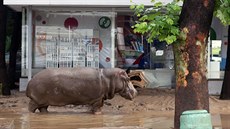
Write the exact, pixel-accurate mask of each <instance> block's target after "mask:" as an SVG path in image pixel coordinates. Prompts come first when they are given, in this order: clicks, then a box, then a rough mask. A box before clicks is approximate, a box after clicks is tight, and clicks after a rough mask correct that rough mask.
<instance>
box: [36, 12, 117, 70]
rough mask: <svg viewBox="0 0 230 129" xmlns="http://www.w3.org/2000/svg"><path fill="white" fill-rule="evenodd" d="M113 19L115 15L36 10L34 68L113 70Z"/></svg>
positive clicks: (108, 13)
mask: <svg viewBox="0 0 230 129" xmlns="http://www.w3.org/2000/svg"><path fill="white" fill-rule="evenodd" d="M98 14H100V15H98ZM113 17H115V13H112V12H107V13H106V15H103V13H95V12H87V13H84V12H82V13H58V12H55V13H51V12H41V11H35V13H34V19H33V23H34V27H33V28H34V35H35V36H34V46H33V49H34V50H33V51H34V55H33V66H32V67H33V68H34V69H41V68H42V69H43V68H49V67H95V68H99V67H100V68H110V67H111V65H112V59H111V58H112V49H111V47H112V44H111V43H112V38H111V35H112V34H113V33H112V29H113V27H112V25H111V24H112V22H113V21H112V19H113ZM113 60H114V59H113Z"/></svg>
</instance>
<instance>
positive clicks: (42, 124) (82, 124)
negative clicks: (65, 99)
mask: <svg viewBox="0 0 230 129" xmlns="http://www.w3.org/2000/svg"><path fill="white" fill-rule="evenodd" d="M23 110H25V109H23ZM0 116H1V119H0V122H1V121H2V122H3V121H5V122H6V121H7V122H8V125H7V126H8V127H7V128H14V129H77V128H82V129H84V128H101V127H107V128H109V127H110V128H111V127H117V128H119V127H120V128H122V127H123V128H130V129H132V128H143V129H147V128H148V129H149V128H152V129H172V127H173V114H168V115H162V116H156V115H155V114H154V113H153V112H143V113H133V114H112V113H106V114H104V115H92V114H90V113H88V112H85V113H76V112H62V113H58V112H51V113H48V114H40V113H29V112H27V111H22V112H11V111H6V112H5V111H1V112H0ZM229 122H230V114H229V115H227V114H222V115H219V114H214V115H212V125H213V127H214V129H229V128H230V124H229Z"/></svg>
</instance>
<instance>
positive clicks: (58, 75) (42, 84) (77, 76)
mask: <svg viewBox="0 0 230 129" xmlns="http://www.w3.org/2000/svg"><path fill="white" fill-rule="evenodd" d="M99 72H100V70H99V69H94V68H51V69H45V70H42V71H41V72H39V73H37V74H36V75H35V76H34V77H33V78H32V79H31V80H30V82H29V83H28V86H27V90H26V95H27V96H28V97H29V98H31V99H33V100H34V101H35V102H36V103H38V104H44V103H46V104H48V105H66V104H74V103H76V104H78V103H79V104H84V103H90V102H89V101H92V100H93V99H97V98H100V97H101V96H102V94H103V93H102V92H103V89H102V86H101V84H100V83H101V81H100V76H99V74H100V73H99Z"/></svg>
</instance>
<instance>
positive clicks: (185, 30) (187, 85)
mask: <svg viewBox="0 0 230 129" xmlns="http://www.w3.org/2000/svg"><path fill="white" fill-rule="evenodd" d="M214 1H215V0H184V3H183V7H182V12H181V15H180V19H179V25H180V30H181V36H180V38H181V39H180V41H178V43H175V44H173V45H174V46H173V47H174V53H175V55H174V56H175V69H176V94H175V118H174V128H175V129H179V128H180V115H181V113H182V112H183V111H186V110H197V109H205V110H207V111H209V94H208V83H207V78H206V74H207V69H206V67H207V65H206V64H207V52H206V50H207V49H206V47H207V39H208V34H209V29H210V26H211V22H212V17H213V11H214V4H215V3H214Z"/></svg>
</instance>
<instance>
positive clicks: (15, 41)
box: [8, 12, 21, 89]
mask: <svg viewBox="0 0 230 129" xmlns="http://www.w3.org/2000/svg"><path fill="white" fill-rule="evenodd" d="M13 16H14V17H13V20H14V26H13V34H12V38H11V46H10V61H9V67H8V75H9V83H10V88H11V89H14V88H17V87H16V86H15V82H16V63H17V51H18V48H19V46H20V43H21V13H20V12H13Z"/></svg>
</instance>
